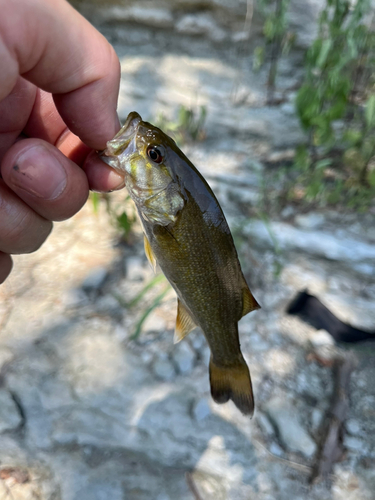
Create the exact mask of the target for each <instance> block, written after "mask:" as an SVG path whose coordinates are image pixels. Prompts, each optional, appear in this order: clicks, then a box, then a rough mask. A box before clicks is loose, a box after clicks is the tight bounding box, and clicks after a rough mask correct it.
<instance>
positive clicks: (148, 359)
mask: <svg viewBox="0 0 375 500" xmlns="http://www.w3.org/2000/svg"><path fill="white" fill-rule="evenodd" d="M141 358H142V361H143V362H144V363H145V364H146V365H148V364H149V363H150V362H151V361H152V358H153V356H152V353H151V352H150V351H147V350H146V349H144V350H143V351H142V352H141Z"/></svg>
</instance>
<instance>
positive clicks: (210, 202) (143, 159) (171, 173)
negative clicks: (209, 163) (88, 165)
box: [101, 112, 260, 415]
mask: <svg viewBox="0 0 375 500" xmlns="http://www.w3.org/2000/svg"><path fill="white" fill-rule="evenodd" d="M101 158H102V160H104V161H105V162H106V163H108V164H109V165H110V166H111V167H113V168H114V169H115V170H117V171H118V172H119V173H121V174H122V175H124V174H125V185H126V187H127V189H128V191H129V194H130V196H131V198H132V199H133V201H134V202H135V205H136V207H137V211H138V215H139V217H140V219H141V222H142V226H143V230H144V233H145V251H146V255H147V257H148V259H149V261H150V263H151V264H152V265H153V267H154V268H155V266H156V263H158V264H159V266H160V268H161V270H162V271H163V273H164V275H165V276H166V278H167V279H168V281H169V282H170V284H171V285H172V287H173V288H174V290H175V291H176V294H177V320H176V329H175V336H174V341H175V342H179V341H180V340H182V339H183V338H184V337H185V335H187V334H188V333H189V332H190V331H191V330H192V329H194V328H195V327H196V326H200V327H201V329H202V331H203V333H204V335H205V337H206V340H207V342H208V345H209V347H210V350H211V359H210V366H209V372H210V384H211V395H212V397H213V399H214V401H216V402H217V403H226V402H227V401H228V400H229V399H231V400H232V401H233V402H234V404H235V405H236V406H237V407H238V408H239V409H240V410H241V411H242V413H244V414H246V415H252V414H253V412H254V397H253V390H252V384H251V378H250V372H249V369H248V366H247V364H246V361H245V360H244V358H243V356H242V353H241V350H240V342H239V336H238V321H239V320H240V319H241V318H242V316H244V315H245V314H248V313H249V312H251V311H253V310H255V309H258V308H259V307H260V306H259V304H258V303H257V301H256V300H255V298H254V297H253V295H252V293H251V291H250V289H249V287H248V285H247V283H246V281H245V278H244V276H243V274H242V271H241V267H240V263H239V260H238V256H237V252H236V249H235V246H234V242H233V238H232V235H231V233H230V230H229V227H228V224H227V222H226V220H225V217H224V214H223V211H222V210H221V207H220V205H219V203H218V201H217V199H216V198H215V195H214V194H213V192H212V190H211V188H210V187H209V186H208V184H207V182H206V181H205V179H204V178H203V177H202V175H201V174H200V173H199V172H198V170H197V169H196V168H195V167H194V165H193V164H192V163H191V162H190V161H189V160H188V159H187V158H186V156H185V155H184V154H183V153H182V152H181V151H180V149H179V148H178V147H177V145H176V144H175V142H174V141H173V140H172V139H171V138H170V137H168V136H167V135H166V134H164V133H163V132H162V131H161V130H159V129H158V128H156V127H154V126H153V125H151V124H149V123H147V122H144V121H142V119H141V117H140V116H139V115H138V113H135V112H132V113H130V114H129V116H128V118H127V119H126V122H125V124H124V126H123V127H122V128H121V130H120V131H119V132H118V133H117V134H116V136H115V137H114V138H113V139H112V140H111V141H108V143H107V148H106V149H105V150H104V151H103V152H102V153H101Z"/></svg>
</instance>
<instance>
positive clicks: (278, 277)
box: [0, 2, 375, 500]
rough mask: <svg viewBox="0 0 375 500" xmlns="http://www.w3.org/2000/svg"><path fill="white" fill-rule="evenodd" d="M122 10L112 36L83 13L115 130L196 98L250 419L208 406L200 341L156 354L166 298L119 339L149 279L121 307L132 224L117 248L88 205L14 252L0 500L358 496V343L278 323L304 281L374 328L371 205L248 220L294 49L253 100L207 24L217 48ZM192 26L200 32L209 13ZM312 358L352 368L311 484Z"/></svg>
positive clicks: (132, 285)
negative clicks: (351, 363)
mask: <svg viewBox="0 0 375 500" xmlns="http://www.w3.org/2000/svg"><path fill="white" fill-rule="evenodd" d="M208 3H209V2H208ZM214 3H215V2H214ZM218 3H220V2H216V4H218ZM240 4H241V5H242V3H241V2H240ZM165 8H166V9H167V7H165ZM168 12H169V11H168ZM132 15H133V18H132V19H131V23H130V24H129V20H128V21H126V22H128V24H125V26H123V25H122V24H121V23H122V22H123V21H121V20H120V21H121V22H120V21H119V20H118V19H117V21H116V22H114V21H113V19H112V20H111V22H109V21H108V17H107V18H106V19H103V18H99V17H97V18H96V22H97V24H98V25H99V26H100V28H101V29H102V31H103V32H104V33H105V34H106V35H107V36H108V37H109V38H110V39H111V41H112V42H113V43H114V44H115V47H116V50H117V51H118V54H119V56H120V58H121V63H122V68H123V79H122V86H121V95H120V102H119V113H120V116H121V118H122V119H123V118H124V117H125V116H126V115H127V113H128V112H129V111H131V110H133V109H134V110H137V111H138V112H140V113H141V114H142V116H143V117H144V118H151V117H155V116H156V115H157V114H158V113H160V112H163V113H164V114H166V115H167V116H169V117H170V118H172V117H173V116H175V114H176V109H177V107H178V106H179V105H180V104H184V105H185V106H188V107H193V108H194V107H197V106H199V105H203V104H204V105H206V106H207V110H208V116H207V124H206V126H205V130H206V139H205V140H204V141H202V142H199V143H191V144H187V145H186V146H185V147H184V150H185V151H186V152H187V154H188V156H189V157H190V158H191V159H192V160H193V162H194V163H195V164H196V166H197V167H198V168H199V169H200V170H201V171H202V172H203V173H204V175H205V176H206V177H207V179H208V181H209V182H210V184H211V185H212V187H213V189H214V190H215V193H216V194H217V197H218V198H219V200H220V202H221V203H222V206H223V209H224V211H225V213H226V215H227V217H228V221H229V223H230V225H231V228H232V230H233V233H234V236H235V241H236V244H237V247H238V251H239V254H240V258H241V262H242V265H243V269H244V272H245V275H246V277H247V279H248V281H249V283H250V285H251V289H252V290H253V293H254V295H255V296H256V298H257V299H258V301H259V302H260V304H261V305H262V309H261V310H259V311H257V312H254V313H252V314H250V315H248V316H246V317H245V318H243V319H242V320H241V322H240V335H241V344H242V349H243V352H244V355H245V357H246V359H247V361H248V364H249V366H250V369H251V373H252V378H253V384H254V391H255V396H256V406H257V409H256V413H255V416H254V418H253V419H252V420H249V419H248V418H245V417H243V416H242V415H241V414H240V413H239V412H238V411H237V410H236V408H235V407H234V406H233V405H232V403H228V404H226V405H223V406H218V405H216V404H215V403H213V402H212V400H211V398H210V395H209V382H208V371H207V361H208V356H209V351H208V348H207V346H206V343H205V340H204V338H203V336H202V334H201V333H200V332H199V331H195V332H192V333H191V334H190V335H189V336H188V338H187V339H186V340H184V341H183V342H181V343H180V344H178V345H176V346H174V345H173V343H172V338H173V328H174V320H175V309H176V301H175V297H174V294H173V292H172V291H167V292H166V294H165V296H164V298H163V300H162V302H161V304H160V305H159V306H158V307H157V308H155V309H154V311H153V312H152V313H151V315H149V316H148V318H147V319H146V321H145V323H144V325H143V329H142V332H141V334H140V336H139V337H138V338H137V339H135V340H132V339H131V338H130V337H131V336H132V335H133V333H134V331H135V328H136V324H137V321H138V320H139V318H140V316H141V315H142V314H143V312H144V311H145V309H146V308H147V307H148V306H149V305H150V304H151V303H152V301H153V300H154V299H155V297H157V296H158V294H160V293H161V292H163V291H164V290H165V286H166V285H165V283H164V282H160V283H158V284H157V285H156V286H155V287H153V288H151V289H150V290H149V292H148V293H147V294H145V296H144V297H143V298H142V300H141V301H140V302H138V303H137V304H136V305H135V306H134V307H132V308H130V307H126V304H129V302H130V301H131V300H132V298H134V297H136V296H137V294H138V293H139V292H140V291H141V290H142V289H143V288H144V286H145V285H146V284H147V283H149V282H150V280H151V279H152V278H153V272H152V270H151V269H150V267H149V265H148V263H147V261H146V258H145V256H144V252H143V248H142V235H141V230H140V227H139V226H138V225H136V226H135V227H134V232H133V235H132V237H131V238H130V241H129V242H128V243H127V244H124V243H119V236H118V232H117V231H116V230H115V229H114V228H113V226H112V225H111V223H110V220H109V216H108V214H107V212H106V210H105V207H104V204H102V206H101V207H100V209H99V213H98V214H95V213H94V211H93V207H92V204H91V203H90V202H89V203H88V204H87V205H86V206H85V207H84V209H83V210H82V211H81V212H80V213H79V214H78V215H77V216H76V217H74V218H73V219H72V220H70V221H67V222H64V223H59V224H56V226H55V230H54V233H53V234H52V236H51V237H50V239H49V240H48V242H47V243H46V244H45V245H44V246H43V248H42V249H41V250H40V251H39V252H37V253H36V254H35V255H29V256H20V257H17V258H16V259H15V270H14V272H13V274H12V277H11V278H10V279H9V280H8V281H7V282H6V284H4V285H3V286H2V287H1V288H0V499H1V500H8V499H9V500H11V499H13V500H26V499H30V500H31V499H33V500H34V499H35V500H86V499H87V500H104V499H105V500H107V499H110V500H122V499H126V500H128V499H130V500H133V499H134V500H135V499H140V500H146V499H147V500H150V499H152V500H177V499H178V500H185V499H186V500H194V499H195V500H197V499H198V500H199V499H202V500H210V499H216V500H241V499H243V500H284V499H285V500H287V499H288V500H289V499H293V500H302V499H304V500H305V499H307V500H341V499H342V500H344V499H345V500H354V499H355V500H372V499H375V425H374V421H375V419H374V417H375V387H374V383H373V380H374V377H375V345H374V344H373V343H367V344H363V345H358V346H356V347H351V348H350V349H349V348H348V347H346V348H344V347H343V346H336V347H335V346H332V341H331V339H330V337H329V336H328V335H327V334H326V333H324V332H317V331H316V330H315V329H314V328H312V327H310V326H308V325H307V324H305V323H303V322H302V321H301V320H299V319H298V318H294V317H290V316H288V315H286V314H285V308H286V306H287V305H288V303H289V302H290V300H291V299H292V298H293V297H294V296H295V294H296V293H297V292H298V291H300V290H303V289H306V288H307V289H308V290H309V291H310V293H313V294H315V295H316V296H318V297H319V298H320V300H321V301H322V302H323V303H325V304H326V305H327V306H328V307H329V308H330V309H331V310H332V311H333V312H334V313H335V314H336V315H337V316H338V317H339V318H340V319H342V320H343V321H346V322H350V323H351V324H353V325H355V326H358V327H362V328H365V329H366V328H368V329H372V330H374V325H375V307H374V300H375V264H374V263H375V245H374V243H375V230H374V227H373V223H372V221H373V217H374V213H373V212H372V213H371V212H370V213H367V214H363V215H359V214H355V213H350V212H343V211H342V210H341V211H335V210H333V209H330V210H327V209H316V210H314V211H312V212H308V213H302V212H301V211H300V210H299V208H298V207H296V206H291V205H286V206H284V207H283V208H282V210H280V211H279V213H277V214H276V215H273V216H272V218H271V220H269V221H266V223H265V222H263V221H262V220H261V219H260V217H259V216H257V214H259V210H258V207H259V204H260V203H262V189H261V187H262V185H263V182H264V178H265V169H266V167H265V164H266V163H267V162H266V160H267V158H268V159H269V158H270V157H271V156H272V155H275V154H279V155H280V154H282V155H285V154H286V155H288V154H290V150H293V147H294V146H295V145H296V143H297V142H298V141H299V140H300V139H301V137H302V134H301V132H300V129H299V126H298V122H297V119H296V117H295V116H294V111H293V97H294V94H293V91H292V90H290V89H291V88H292V87H293V86H294V85H295V84H296V83H298V77H299V71H298V60H299V58H300V54H299V53H298V52H296V53H295V54H292V55H291V56H290V57H289V58H288V59H287V60H286V61H283V62H282V64H281V76H280V79H279V87H280V89H281V90H282V91H284V97H285V99H284V102H283V104H281V105H280V106H277V107H267V106H265V104H264V102H265V90H264V81H265V74H264V72H260V73H258V74H254V73H252V72H251V63H250V62H249V57H248V54H247V53H244V52H243V50H242V49H241V47H243V46H242V45H241V43H242V42H241V41H240V40H239V41H238V42H237V41H236V40H235V39H233V36H232V35H229V34H228V33H229V31H228V33H227V32H226V31H225V29H226V27H225V25H223V26H224V27H222V28H221V29H222V30H223V32H225V33H224V34H225V36H226V37H227V38H225V37H224V35H222V38H221V39H219V37H218V36H217V37H216V39H214V40H211V41H210V40H208V39H207V37H205V34H204V32H202V31H201V32H200V33H191V32H190V33H188V32H186V25H188V23H187V21H186V20H185V25H184V24H183V23H182V22H181V23H180V25H179V26H180V28H179V30H180V31H178V30H177V28H176V29H175V30H172V29H171V28H168V30H167V31H165V30H164V29H159V30H157V29H155V26H156V25H154V26H152V28H151V29H150V26H149V25H148V22H149V21H148V20H147V22H145V21H142V22H141V21H140V20H139V19H138V21H136V22H135V21H134V13H133V14H132ZM171 15H172V16H173V15H175V14H173V13H172V14H171ZM186 15H187V14H186ZM189 15H192V14H191V13H190V14H189ZM199 15H201V16H202V15H203V14H195V16H196V17H195V23H197V22H198V21H197V19H198V20H199V19H200V20H199V22H198V25H199V26H201V25H203V24H204V19H206V21H207V18H209V16H208V14H207V13H205V14H204V15H205V16H206V17H203V20H202V18H199ZM157 16H158V14H157V13H154V17H153V19H154V23H155V22H156V21H157V19H158V17H157ZM197 16H198V17H197ZM207 16H208V17H207ZM193 17H194V16H193ZM147 19H148V18H147ZM168 19H169V18H168ZM212 19H213V20H214V21H215V19H216V18H214V17H212ZM212 19H211V21H212ZM94 20H95V19H94ZM155 20H156V21H155ZM193 21H194V19H193ZM193 21H191V20H190V23H192V24H194V22H193ZM212 22H213V21H212ZM215 22H216V21H215ZM142 23H143V24H142ZM199 23H201V24H199ZM181 25H182V27H184V26H185V28H183V29H182V28H181ZM162 27H163V25H162ZM184 29H185V32H184ZM228 29H229V28H228ZM176 30H177V31H176ZM210 33H211V31H210ZM230 36H232V38H230ZM223 37H224V38H223ZM211 38H212V35H211ZM223 40H227V43H222V42H223ZM228 40H229V41H230V43H229V42H228ZM287 89H289V90H287ZM273 157H275V156H273ZM111 196H113V197H114V198H116V200H117V201H118V202H121V200H122V199H124V198H125V195H124V194H122V193H116V194H112V195H111ZM244 206H245V207H251V210H249V213H247V212H246V210H245V211H244ZM249 214H250V215H251V216H250V215H249ZM124 304H125V306H124ZM322 349H325V352H326V356H327V357H328V360H329V359H330V356H333V355H336V354H337V352H339V353H340V355H341V356H344V357H345V356H347V355H349V353H350V352H353V353H354V355H355V357H356V359H357V367H356V369H355V371H354V373H353V375H352V378H351V384H350V409H349V415H348V420H347V421H346V424H345V433H344V446H345V448H346V452H345V455H344V457H343V460H342V461H341V462H339V463H337V464H336V465H335V467H334V469H333V472H332V474H331V475H330V476H329V477H328V478H327V480H326V481H323V482H319V483H317V484H314V485H310V484H309V477H310V476H311V471H312V467H313V465H314V463H315V460H316V454H317V450H318V446H319V443H320V440H321V436H322V433H321V429H322V426H323V425H324V423H325V422H326V421H327V418H329V415H328V410H329V407H330V402H331V397H332V391H333V372H332V368H331V366H330V364H329V362H328V363H325V364H323V365H322V364H320V363H318V362H317V361H316V360H315V359H316V356H315V357H314V355H313V356H312V355H311V354H314V353H315V354H320V355H321V350H322ZM332 353H333V354H332Z"/></svg>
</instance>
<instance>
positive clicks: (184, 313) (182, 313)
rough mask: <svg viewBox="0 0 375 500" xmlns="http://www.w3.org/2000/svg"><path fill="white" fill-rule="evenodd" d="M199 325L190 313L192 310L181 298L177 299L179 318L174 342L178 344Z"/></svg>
mask: <svg viewBox="0 0 375 500" xmlns="http://www.w3.org/2000/svg"><path fill="white" fill-rule="evenodd" d="M196 326H197V325H196V324H195V321H194V320H193V318H192V317H191V315H190V312H189V311H188V310H187V309H186V307H185V306H184V305H183V304H182V302H181V301H180V299H177V319H176V329H175V331H174V337H173V343H174V344H177V343H178V342H180V340H182V339H183V338H184V337H185V336H186V335H187V334H188V333H189V332H191V331H192V330H193V329H194V328H195V327H196Z"/></svg>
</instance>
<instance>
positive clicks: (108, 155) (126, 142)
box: [99, 111, 142, 171]
mask: <svg viewBox="0 0 375 500" xmlns="http://www.w3.org/2000/svg"><path fill="white" fill-rule="evenodd" d="M141 121H142V118H141V117H140V115H139V114H138V113H137V112H136V111H132V112H131V113H129V115H128V117H127V118H126V120H125V123H124V125H123V126H122V127H121V129H120V130H119V131H118V132H117V134H116V135H115V136H114V138H113V139H111V140H110V141H108V142H107V147H106V149H104V150H103V151H101V152H100V153H99V158H100V159H101V160H102V161H104V163H106V164H107V165H109V166H110V167H112V168H115V169H116V170H120V171H123V168H121V166H120V161H119V157H120V156H123V155H124V156H129V154H131V153H133V152H134V146H135V145H134V139H135V137H136V135H137V132H138V128H139V124H140V123H141ZM132 143H133V147H129V146H130V145H131V144H132Z"/></svg>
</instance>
